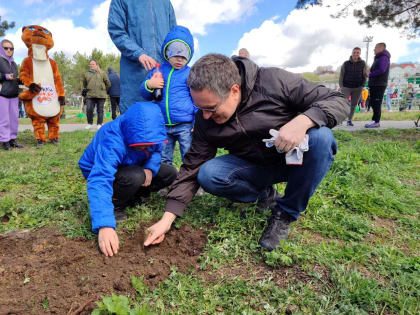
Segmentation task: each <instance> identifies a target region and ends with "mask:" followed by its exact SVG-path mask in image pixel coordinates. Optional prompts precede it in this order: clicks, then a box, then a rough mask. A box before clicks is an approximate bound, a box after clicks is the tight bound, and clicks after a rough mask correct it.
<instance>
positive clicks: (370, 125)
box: [365, 120, 381, 128]
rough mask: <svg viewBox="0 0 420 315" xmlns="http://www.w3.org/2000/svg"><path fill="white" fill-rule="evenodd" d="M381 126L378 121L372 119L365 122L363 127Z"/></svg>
mask: <svg viewBox="0 0 420 315" xmlns="http://www.w3.org/2000/svg"><path fill="white" fill-rule="evenodd" d="M380 126H381V124H380V123H378V122H375V121H374V120H372V121H371V122H370V123H367V124H366V125H365V128H379V127H380Z"/></svg>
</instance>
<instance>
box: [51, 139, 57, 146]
mask: <svg viewBox="0 0 420 315" xmlns="http://www.w3.org/2000/svg"><path fill="white" fill-rule="evenodd" d="M50 142H51V143H52V144H54V145H57V144H58V139H51V140H50Z"/></svg>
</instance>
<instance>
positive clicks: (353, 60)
mask: <svg viewBox="0 0 420 315" xmlns="http://www.w3.org/2000/svg"><path fill="white" fill-rule="evenodd" d="M360 52H361V50H360V48H359V47H354V48H353V51H352V53H351V56H350V59H349V60H347V61H345V62H344V63H343V65H342V66H341V71H340V79H339V85H340V89H341V91H342V92H343V94H344V96H345V97H346V99H348V98H349V97H351V107H350V114H349V118H348V120H347V126H353V121H352V119H353V116H354V111H355V109H356V106H357V103H358V102H359V98H360V94H361V93H362V89H363V86H364V85H365V83H366V77H367V74H366V63H365V61H364V60H362V59H361V58H360Z"/></svg>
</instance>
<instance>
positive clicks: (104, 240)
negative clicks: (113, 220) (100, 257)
mask: <svg viewBox="0 0 420 315" xmlns="http://www.w3.org/2000/svg"><path fill="white" fill-rule="evenodd" d="M98 243H99V248H100V249H101V252H102V253H104V255H105V256H114V255H115V254H117V252H118V249H119V247H120V244H119V240H118V235H117V232H115V230H114V229H113V228H110V227H103V228H101V229H99V234H98Z"/></svg>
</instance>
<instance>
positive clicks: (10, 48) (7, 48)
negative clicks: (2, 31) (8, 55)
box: [3, 47, 15, 51]
mask: <svg viewBox="0 0 420 315" xmlns="http://www.w3.org/2000/svg"><path fill="white" fill-rule="evenodd" d="M3 49H4V50H10V51H13V50H15V49H14V48H13V47H3Z"/></svg>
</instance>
